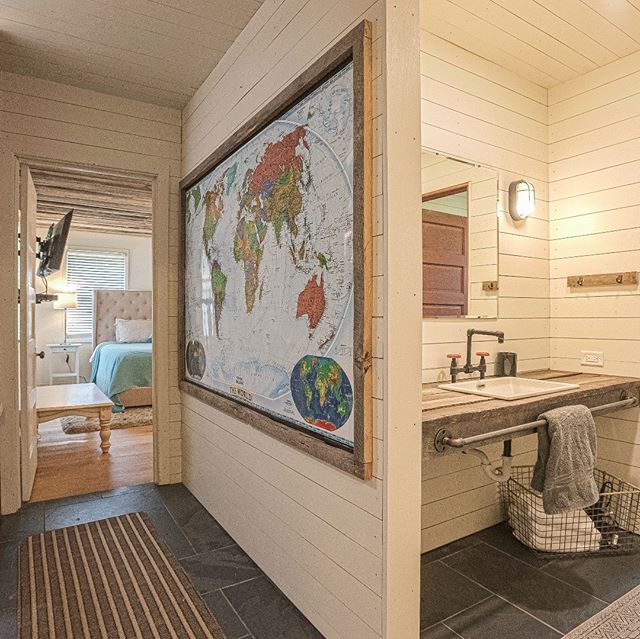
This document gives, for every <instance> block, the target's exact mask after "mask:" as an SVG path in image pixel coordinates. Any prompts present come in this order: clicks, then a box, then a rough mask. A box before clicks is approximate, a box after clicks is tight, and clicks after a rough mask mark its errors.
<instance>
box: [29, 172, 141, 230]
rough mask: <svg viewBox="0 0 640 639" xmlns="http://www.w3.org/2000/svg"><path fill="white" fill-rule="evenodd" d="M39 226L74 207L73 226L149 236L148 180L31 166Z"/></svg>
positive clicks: (54, 219) (82, 228) (55, 220)
mask: <svg viewBox="0 0 640 639" xmlns="http://www.w3.org/2000/svg"><path fill="white" fill-rule="evenodd" d="M31 175H32V177H33V182H34V184H35V187H36V193H37V195H38V213H37V224H38V226H49V225H50V224H54V223H55V222H57V221H58V220H59V219H60V218H61V217H62V216H63V215H64V214H65V213H68V212H69V211H70V210H71V209H73V210H74V213H73V222H72V228H73V229H74V230H77V231H92V232H94V233H118V234H125V235H151V212H152V195H151V181H150V180H149V179H147V178H142V177H137V176H128V175H127V176H123V175H116V174H109V173H104V172H96V171H91V170H80V169H70V168H57V167H56V168H32V169H31Z"/></svg>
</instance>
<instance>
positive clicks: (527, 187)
mask: <svg viewBox="0 0 640 639" xmlns="http://www.w3.org/2000/svg"><path fill="white" fill-rule="evenodd" d="M535 209H536V190H535V188H534V186H533V184H531V183H530V182H526V181H525V180H517V181H515V182H511V184H510V185H509V214H510V215H511V217H512V218H513V219H514V220H518V221H519V220H526V219H527V218H528V217H529V216H530V215H531V214H532V213H533V212H534V211H535Z"/></svg>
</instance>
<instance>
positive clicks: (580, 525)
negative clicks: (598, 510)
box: [509, 493, 602, 552]
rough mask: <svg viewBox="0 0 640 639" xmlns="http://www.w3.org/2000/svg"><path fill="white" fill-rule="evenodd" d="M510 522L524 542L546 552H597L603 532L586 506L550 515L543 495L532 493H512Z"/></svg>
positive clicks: (515, 532)
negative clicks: (520, 494)
mask: <svg viewBox="0 0 640 639" xmlns="http://www.w3.org/2000/svg"><path fill="white" fill-rule="evenodd" d="M509 524H510V525H511V528H512V530H513V534H514V536H515V537H516V539H518V540H519V541H521V542H522V543H523V544H525V545H527V546H529V547H530V548H534V549H535V550H540V551H542V552H594V551H597V550H599V549H600V541H601V540H602V535H601V534H600V531H599V530H598V529H597V528H596V527H595V525H594V523H593V520H592V519H591V517H589V515H587V513H586V512H585V511H584V510H576V511H572V512H570V513H563V514H562V515H547V514H546V513H545V512H544V507H543V504H542V497H541V496H538V495H537V494H533V493H529V494H527V496H526V498H524V497H522V498H520V497H512V499H511V501H510V503H509Z"/></svg>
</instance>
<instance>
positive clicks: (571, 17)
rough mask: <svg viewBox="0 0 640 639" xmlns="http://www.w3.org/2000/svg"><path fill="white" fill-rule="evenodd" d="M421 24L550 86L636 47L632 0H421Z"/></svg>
mask: <svg viewBox="0 0 640 639" xmlns="http://www.w3.org/2000/svg"><path fill="white" fill-rule="evenodd" d="M421 7H422V15H421V20H422V27H423V28H424V29H427V30H428V31H429V32H430V33H432V34H434V35H437V36H440V37H441V38H443V39H445V40H448V41H450V42H452V43H454V44H456V45H458V46H460V47H461V48H463V49H465V50H467V51H469V52H471V53H475V54H476V55H477V56H479V57H482V58H484V59H486V60H489V61H491V62H494V63H496V64H498V65H500V66H502V67H503V68H505V69H508V70H510V71H513V72H514V73H517V74H518V75H519V76H521V77H522V78H525V79H527V80H529V81H530V82H533V83H535V84H536V85H539V86H540V87H553V86H557V85H560V84H562V83H563V82H566V81H568V80H572V79H574V78H578V77H579V76H581V75H583V74H586V73H588V72H590V71H593V70H594V69H597V68H598V67H600V66H602V65H606V64H609V63H611V62H613V61H615V60H617V59H619V58H623V57H625V56H627V55H630V54H632V53H635V52H637V51H638V50H640V35H639V34H640V11H639V10H638V5H637V2H635V1H634V0H615V1H609V2H607V1H604V0H562V1H561V2H558V0H422V4H421Z"/></svg>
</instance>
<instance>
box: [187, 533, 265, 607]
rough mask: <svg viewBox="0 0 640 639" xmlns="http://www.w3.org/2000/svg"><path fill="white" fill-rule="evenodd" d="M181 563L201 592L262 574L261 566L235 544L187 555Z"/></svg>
mask: <svg viewBox="0 0 640 639" xmlns="http://www.w3.org/2000/svg"><path fill="white" fill-rule="evenodd" d="M181 563H182V565H183V567H184V569H185V570H186V571H187V573H188V574H189V576H190V577H191V580H192V581H193V583H194V584H195V586H196V588H197V589H198V591H199V592H200V593H207V592H211V591H212V590H217V589H218V588H223V587H225V586H231V585H232V584H237V583H239V582H241V581H245V580H247V579H253V578H254V577H258V576H260V575H262V571H261V570H260V568H258V566H256V565H255V564H254V563H253V561H251V559H250V558H249V556H248V555H247V554H245V553H244V552H243V551H242V549H241V548H240V547H239V546H237V545H235V544H234V545H233V546H227V547H226V548H220V549H219V550H209V551H207V552H204V553H200V554H199V555H194V556H193V557H187V558H186V559H182V560H181ZM241 616H242V615H241Z"/></svg>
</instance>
